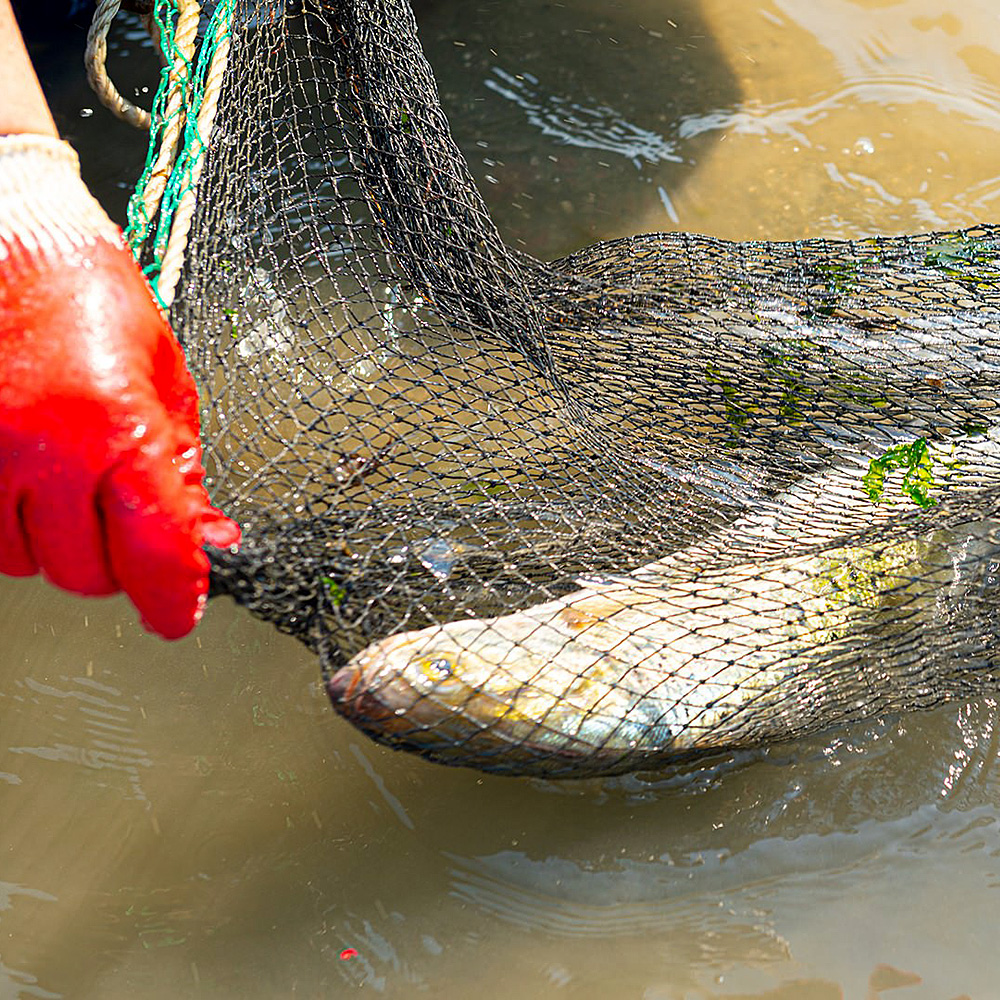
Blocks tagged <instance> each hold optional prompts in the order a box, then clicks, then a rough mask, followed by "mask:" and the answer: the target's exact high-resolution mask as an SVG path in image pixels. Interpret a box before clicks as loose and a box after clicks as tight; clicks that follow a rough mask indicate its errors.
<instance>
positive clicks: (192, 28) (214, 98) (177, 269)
mask: <svg viewBox="0 0 1000 1000" xmlns="http://www.w3.org/2000/svg"><path fill="white" fill-rule="evenodd" d="M172 2H173V6H174V9H175V10H176V12H177V24H176V27H175V29H174V37H173V44H172V51H171V54H170V58H169V59H168V58H167V55H166V52H165V51H164V46H163V44H162V41H163V33H162V31H161V28H160V25H159V24H158V23H157V21H156V18H155V17H153V16H152V15H148V16H147V17H144V18H143V24H144V25H145V27H146V30H147V31H148V32H149V34H150V37H151V38H152V39H153V44H154V45H155V47H156V48H157V50H158V51H159V53H160V58H161V60H162V61H163V63H164V65H166V66H167V67H168V69H167V83H166V90H165V94H166V96H165V99H164V104H163V112H162V131H161V134H160V137H159V148H158V150H157V153H156V159H155V160H154V161H153V163H152V165H151V166H150V168H149V172H148V174H147V177H146V184H145V187H144V188H143V189H142V191H141V193H140V195H139V197H140V201H141V211H142V213H143V215H144V217H145V219H147V220H152V219H153V218H154V217H155V216H156V213H157V212H158V211H159V210H160V204H161V202H162V200H163V194H164V192H165V191H166V188H167V184H168V183H169V181H170V177H171V173H172V172H173V169H174V164H175V162H176V160H177V155H178V150H179V149H180V148H181V146H182V144H183V142H184V139H185V129H186V127H187V125H188V123H189V121H190V115H191V98H192V89H193V84H194V80H193V76H194V59H195V45H196V42H197V36H198V23H199V18H200V17H201V5H200V3H199V2H198V0H172ZM120 3H121V0H99V2H98V5H97V9H96V10H95V12H94V19H93V21H92V22H91V26H90V32H89V34H88V40H87V57H86V59H87V77H88V79H89V80H90V85H91V87H93V89H94V92H95V93H96V94H97V95H98V97H99V98H100V99H101V102H102V103H103V104H104V105H105V106H106V107H108V108H110V109H111V111H113V112H114V113H115V114H116V115H117V116H118V117H119V118H122V119H124V120H125V121H128V122H130V123H131V124H133V125H141V126H142V127H145V128H147V129H148V128H149V127H150V115H149V113H148V112H146V111H143V110H142V109H141V108H137V107H136V106H135V105H134V104H131V103H130V102H128V101H126V100H125V99H124V98H123V97H122V96H121V94H119V93H118V91H117V90H116V89H115V86H114V84H113V83H112V82H111V80H110V79H109V78H108V75H107V71H106V68H105V62H106V59H107V36H108V30H109V29H110V26H111V22H112V21H113V20H114V18H115V16H116V15H117V13H118V9H119V7H120ZM224 7H225V5H224V4H223V5H221V6H220V8H219V10H218V11H217V12H216V17H215V20H214V23H215V32H214V35H213V38H212V40H211V42H206V43H205V44H211V45H212V47H213V51H212V61H211V63H210V65H209V66H208V70H207V73H206V77H205V88H204V93H203V94H202V98H201V107H200V109H199V111H198V116H197V118H196V119H195V120H194V122H193V125H194V128H195V130H196V132H197V139H196V140H193V141H197V142H198V143H199V144H200V148H199V149H198V150H197V151H196V152H194V153H193V154H192V157H191V167H190V174H189V176H188V178H187V180H186V183H185V188H184V192H183V194H182V195H181V197H180V200H179V201H178V203H177V206H176V208H175V210H174V214H173V218H172V219H171V221H170V231H169V233H168V234H167V235H166V237H165V238H164V239H163V242H162V243H160V244H159V245H160V246H163V243H165V244H166V245H165V247H164V250H163V255H162V259H161V261H160V274H159V277H158V278H157V279H156V282H155V283H156V292H157V295H158V297H159V300H160V303H161V305H162V306H163V307H164V308H165V309H166V308H169V307H170V305H171V303H172V302H173V300H174V294H175V292H176V289H177V283H178V281H179V280H180V273H181V269H182V267H183V265H184V252H185V250H186V248H187V239H188V234H189V233H190V231H191V221H192V219H193V218H194V210H195V201H196V194H195V190H196V188H197V186H198V180H199V179H200V177H201V171H202V166H203V164H204V159H205V153H206V152H207V149H208V140H209V138H210V136H211V134H212V126H213V124H214V122H215V113H216V110H217V109H218V105H219V94H220V92H221V90H222V83H223V78H224V76H225V72H226V65H227V63H228V60H229V48H230V30H231V25H230V19H229V17H228V16H220V14H221V13H222V11H223V10H224Z"/></svg>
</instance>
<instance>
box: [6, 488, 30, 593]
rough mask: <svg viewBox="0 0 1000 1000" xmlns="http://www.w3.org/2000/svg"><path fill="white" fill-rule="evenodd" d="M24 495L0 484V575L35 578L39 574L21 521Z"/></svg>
mask: <svg viewBox="0 0 1000 1000" xmlns="http://www.w3.org/2000/svg"><path fill="white" fill-rule="evenodd" d="M22 502H23V495H22V494H21V493H19V492H18V491H17V490H15V489H13V488H12V487H10V486H4V485H2V484H0V573H5V574H6V575H7V576H34V575H35V574H36V573H37V572H38V563H37V562H36V561H35V558H34V556H33V555H32V552H31V546H30V545H29V544H28V536H27V534H26V533H25V530H24V523H23V521H22V519H21V506H22Z"/></svg>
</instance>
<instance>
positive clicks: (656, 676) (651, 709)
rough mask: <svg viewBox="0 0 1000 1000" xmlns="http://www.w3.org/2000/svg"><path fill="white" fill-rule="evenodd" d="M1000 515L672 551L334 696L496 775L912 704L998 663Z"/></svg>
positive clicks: (385, 739) (434, 639) (425, 642)
mask: <svg viewBox="0 0 1000 1000" xmlns="http://www.w3.org/2000/svg"><path fill="white" fill-rule="evenodd" d="M998 523H1000V522H997V521H996V520H994V519H986V520H984V521H982V522H977V523H970V524H960V525H958V526H954V525H953V526H949V527H947V528H932V529H930V530H927V531H924V532H923V533H922V534H920V533H918V534H907V536H906V537H903V536H896V537H895V538H890V539H889V540H886V539H885V538H884V537H882V538H879V539H878V540H875V541H870V542H863V541H862V542H861V543H857V544H851V543H848V544H833V545H830V544H827V545H821V546H819V547H818V549H816V550H814V551H806V552H804V553H802V554H795V555H792V556H789V557H785V558H781V557H772V558H768V559H764V560H760V561H758V560H751V561H747V562H743V563H739V564H735V565H726V564H725V563H724V562H723V563H722V564H721V565H714V566H713V565H709V566H708V567H705V568H700V569H699V568H697V567H692V565H690V564H688V563H685V561H684V560H677V559H665V560H661V561H659V562H657V563H652V564H650V565H647V566H645V567H643V568H642V569H641V570H638V571H636V572H635V573H634V574H631V575H626V576H622V577H611V578H604V579H596V580H582V581H580V589H578V590H576V591H574V592H571V593H569V594H566V595H564V596H561V597H557V598H555V599H553V600H550V601H546V602H544V603H541V604H538V605H536V606H534V607H529V608H526V609H524V610H520V611H516V612H513V613H511V614H507V615H501V616H497V617H491V618H476V619H468V620H464V621H463V620H459V621H452V622H446V623H442V624H439V625H434V626H430V627H427V628H423V629H420V630H415V631H410V632H403V633H401V634H397V635H394V636H390V637H389V638H386V639H383V640H382V641H380V642H376V643H374V644H372V645H370V646H368V647H367V648H366V649H364V650H362V651H361V652H360V653H358V654H357V655H356V656H355V657H354V658H353V659H351V660H350V661H349V662H348V663H347V664H346V665H345V666H344V667H342V668H341V669H340V670H338V671H337V672H336V673H334V674H333V676H332V677H331V678H330V679H329V682H328V692H329V694H330V697H331V699H332V701H333V703H334V705H335V707H336V708H337V710H338V712H340V714H342V715H343V716H345V717H346V718H347V719H349V720H350V721H351V722H352V723H354V724H355V725H356V726H358V727H359V728H360V729H362V730H363V731H364V732H366V733H368V734H369V735H370V736H372V737H373V738H375V739H376V740H377V741H379V742H382V743H385V744H387V745H390V746H394V747H396V748H400V749H407V750H410V751H413V752H416V753H418V754H421V755H423V756H425V757H428V758H431V759H433V760H435V761H438V762H440V763H446V764H458V765H464V766H470V767H475V768H478V769H480V770H484V771H489V772H494V773H501V774H511V775H534V776H540V777H589V776H598V775H610V774H618V773H623V772H627V771H635V770H650V769H655V768H658V767H661V766H663V765H665V764H668V763H672V762H674V761H678V760H682V759H685V758H688V757H691V756H694V755H697V754H703V753H706V752H719V751H725V750H733V749H737V748H741V747H748V746H759V745H761V744H763V743H769V742H773V741H777V740H783V739H790V738H792V737H794V736H796V735H799V734H800V733H802V732H803V731H814V730H816V729H820V728H825V727H827V726H829V725H833V724H836V723H837V722H838V721H842V720H844V719H850V718H855V717H861V716H864V715H865V714H868V715H870V714H872V713H873V712H876V711H879V710H882V709H885V708H887V707H888V708H891V707H892V706H893V704H894V703H895V702H894V699H896V700H897V701H898V700H899V699H900V698H904V700H905V692H909V693H910V697H911V700H919V696H920V691H921V690H922V688H921V684H922V682H923V681H925V680H926V678H927V672H928V671H934V670H938V671H939V672H940V670H941V664H942V663H947V662H952V661H954V662H961V663H962V665H963V666H964V667H965V668H967V669H972V668H974V667H976V666H980V667H982V666H988V667H992V666H993V665H994V664H993V651H992V647H993V645H994V644H995V643H994V642H993V641H992V639H993V636H995V634H996V632H995V631H993V632H992V634H991V635H989V636H988V638H984V629H983V627H982V626H983V622H982V620H981V619H982V613H983V609H984V606H985V607H986V608H988V610H989V611H990V613H991V614H992V613H993V612H994V611H995V610H996V597H995V587H994V586H993V584H994V583H995V579H996V568H997V566H1000V540H998V539H1000V533H998ZM991 574H992V575H991ZM984 581H989V582H988V583H986V582H984ZM984 602H985V605H984ZM970 609H972V612H973V613H972V614H971V616H970ZM993 624H995V622H993V620H992V619H991V624H990V625H989V629H987V630H986V631H987V632H989V630H990V629H992V627H993ZM938 647H940V649H939V650H938ZM936 650H937V652H936ZM982 676H985V674H982ZM937 690H938V691H941V690H944V687H942V685H941V684H940V682H938V683H937Z"/></svg>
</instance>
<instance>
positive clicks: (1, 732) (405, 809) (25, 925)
mask: <svg viewBox="0 0 1000 1000" xmlns="http://www.w3.org/2000/svg"><path fill="white" fill-rule="evenodd" d="M420 14H421V17H422V21H423V26H424V32H425V43H426V44H427V46H428V49H429V51H430V55H431V59H432V62H433V63H434V64H435V66H436V67H437V68H438V69H439V72H440V76H441V81H442V93H443V97H444V99H445V101H446V103H447V104H448V107H449V110H450V111H451V112H452V114H453V115H454V116H455V117H456V132H457V134H458V135H459V138H460V141H461V142H462V144H463V146H464V148H465V149H466V150H467V151H468V153H469V155H470V158H471V159H472V160H473V167H474V169H475V170H476V171H477V176H478V177H479V179H480V181H481V183H482V184H483V186H484V188H485V193H486V195H487V197H488V198H489V199H490V203H491V207H492V209H493V210H494V212H495V213H496V216H497V219H498V222H499V224H500V226H501V229H502V230H503V231H504V233H505V234H507V235H508V236H509V237H510V238H511V239H514V240H521V241H523V243H524V245H525V246H527V247H528V248H529V249H531V250H533V251H536V252H539V253H544V254H546V255H554V254H556V253H561V252H564V251H568V250H572V249H576V248H577V247H578V246H580V245H581V244H583V243H586V242H589V241H592V240H594V239H597V238H603V237H611V236H617V235H622V234H624V233H629V232H638V231H643V230H648V229H661V228H670V229H674V228H684V229H694V230H701V231H707V232H710V233H713V234H716V235H721V236H734V237H757V236H760V237H764V236H767V237H784V236H801V235H806V234H810V235H813V234H842V235H858V234H863V233H868V232H873V231H878V232H886V233H889V232H901V231H906V230H911V229H914V230H915V229H927V228H931V227H937V226H955V225H960V224H963V223H965V222H969V221H972V220H974V219H980V218H982V219H987V220H994V221H995V218H996V215H995V212H994V210H993V206H994V204H995V201H996V195H997V193H998V192H1000V170H998V168H997V166H996V164H997V163H998V162H1000V158H998V156H997V155H996V154H997V147H998V136H1000V119H998V111H997V108H998V107H1000V102H998V100H997V98H998V89H1000V13H998V12H997V10H996V5H995V3H994V0H975V2H973V0H968V2H966V3H964V4H962V5H960V6H959V5H946V4H942V3H940V2H934V0H897V2H893V3H886V2H885V0H878V2H876V0H854V2H849V0H771V2H767V3H759V2H753V3H741V4H734V3H731V2H728V0H705V2H703V3H694V2H692V0H670V2H665V0H623V2H620V3H617V4H614V5H609V4H606V3H604V2H603V0H602V2H598V0H573V2H572V3H570V2H567V3H566V4H565V5H552V4H547V3H543V2H541V0H504V3H499V2H490V0H484V2H482V3H479V4H476V5H475V10H474V11H472V10H470V5H468V4H464V3H459V2H452V0H434V2H427V3H424V4H422V5H421V6H420ZM71 41H72V43H73V44H76V45H80V44H81V42H80V38H79V35H77V36H74V37H73V38H72V39H71ZM456 43H462V44H456ZM63 44H64V45H65V44H66V40H65V39H63ZM135 44H136V43H135V39H134V38H131V39H130V36H128V34H127V32H121V33H119V36H118V40H117V42H116V46H117V48H115V49H114V56H113V58H114V59H115V60H117V64H118V68H119V75H121V74H122V73H125V74H126V76H127V73H128V70H129V67H130V66H132V65H133V64H134V63H136V61H137V60H136V53H135V52H134V51H132V50H131V49H130V47H134V45H135ZM49 46H50V47H49V49H48V53H47V62H46V65H47V66H48V67H49V68H50V69H51V72H50V73H49V74H48V81H47V82H48V83H49V84H50V86H54V87H57V89H59V90H60V91H61V93H62V101H63V109H64V110H63V112H62V117H61V122H62V124H63V126H64V128H68V130H69V131H70V132H71V134H73V136H74V138H76V139H77V140H78V141H79V142H80V144H81V145H82V146H83V147H84V152H85V154H88V153H89V155H88V156H87V163H88V164H89V165H88V168H87V169H88V171H89V173H88V176H90V177H91V178H94V179H95V183H98V184H99V185H100V191H101V193H102V195H103V196H105V197H106V198H108V199H109V202H110V203H111V204H112V206H113V207H114V208H115V210H118V206H120V202H121V189H120V188H119V184H121V183H123V178H124V177H127V176H128V175H129V173H130V172H131V171H132V169H133V168H134V166H135V162H134V159H133V160H132V162H126V161H128V160H129V159H130V157H132V156H133V154H135V156H137V155H138V153H137V147H136V145H135V141H134V139H130V140H128V141H132V142H133V146H132V147H131V150H132V152H131V153H130V152H129V151H128V150H127V149H125V148H123V147H122V145H121V143H122V142H124V141H126V139H125V138H124V137H125V136H127V135H128V133H127V131H126V130H125V129H124V127H123V126H119V125H118V124H117V123H114V122H110V121H109V120H108V119H107V117H106V116H103V115H102V114H100V113H99V112H98V113H95V114H94V115H93V116H92V117H90V118H85V119H81V118H79V117H78V114H77V110H76V109H77V108H79V107H80V106H83V105H87V106H89V105H90V104H92V103H93V102H92V101H91V99H90V98H89V97H87V96H85V92H84V91H83V90H81V89H74V88H79V87H80V86H81V84H80V78H79V76H78V75H77V76H74V77H73V78H72V79H70V74H69V70H68V69H67V68H66V67H67V66H68V65H69V63H67V61H66V58H67V57H66V56H65V55H64V54H63V53H64V51H65V48H63V49H62V50H60V49H59V48H58V46H56V45H55V43H49ZM126 51H129V52H130V54H129V55H125V52H126ZM130 60H131V61H132V62H131V63H130ZM140 80H141V74H139V75H138V78H137V79H136V81H135V86H141V85H142V84H141V82H140ZM111 140H113V141H111ZM484 144H485V145H484ZM95 164H96V167H95ZM602 164H606V166H605V165H602ZM487 174H488V175H489V178H492V180H490V179H489V178H488V177H487V176H486V175H487ZM494 181H495V183H494ZM446 555H447V554H446V553H445V554H444V555H442V554H441V553H439V552H437V551H436V550H433V551H432V550H428V552H427V553H426V556H427V558H428V559H431V560H434V561H435V564H437V563H438V562H440V561H441V560H442V559H446ZM443 565H444V564H443V563H442V567H443ZM442 571H444V570H443V569H442ZM0 591H2V599H0V634H2V635H3V637H4V640H3V644H2V646H0V737H2V738H0V817H2V822H0V998H4V1000H6V998H8V997H10V998H14V997H53V996H67V997H69V996H72V997H100V998H117V997H135V996H139V997H150V998H158V997H164V998H166V997H171V998H174V997H187V996H190V997H201V996H211V997H231V996H240V997H261V998H265V997H275V996H308V997H312V996H339V995H344V994H347V993H348V992H354V991H360V992H362V993H368V994H377V995H380V996H387V997H406V998H409V997H412V996H414V995H415V994H424V995H428V996H434V997H444V998H460V997H461V998H464V997H467V996H469V995H470V994H473V993H474V994H475V995H477V996H481V997H483V998H494V997H495V998H498V1000H499V998H506V997H510V996H518V997H525V998H533V997H552V996H571V997H574V998H594V1000H597V998H602V1000H603V998H606V997H616V998H617V997H635V998H643V1000H678V998H685V1000H686V998H695V997H697V998H699V1000H701V998H712V1000H722V998H730V1000H735V998H737V997H742V998H750V997H754V998H758V1000H763V998H771V1000H828V998H829V1000H833V998H836V997H842V996H843V997H871V996H879V995H881V994H882V993H883V992H885V991H886V990H892V992H890V993H889V994H888V995H890V996H895V995H898V996H899V997H900V998H901V1000H902V998H904V997H912V998H915V1000H920V998H924V1000H952V998H956V997H959V996H961V995H968V996H970V997H976V998H981V997H991V996H993V995H995V993H996V989H995V986H994V982H995V980H996V978H997V973H998V971H1000V969H998V966H1000V962H998V960H997V959H996V958H995V957H994V951H995V947H994V943H993V942H994V939H995V932H994V926H995V919H996V909H997V898H998V896H997V893H998V890H1000V867H998V861H997V847H996V845H997V826H998V822H1000V810H998V806H997V802H998V801H1000V799H998V793H1000V771H998V768H997V758H998V751H1000V744H998V741H1000V728H998V723H997V707H996V704H995V703H994V701H993V700H992V699H982V700H980V701H978V702H976V703H973V704H970V705H964V706H951V707H948V706H946V707H943V708H942V709H940V710H939V711H936V712H932V713H927V714H922V715H917V716H913V717H908V718H905V719H901V720H895V719H886V720H882V721H881V722H880V723H878V724H874V725H872V726H869V727H867V728H864V729H858V730H852V731H849V732H843V733H838V734H835V735H834V736H832V737H829V738H827V739H826V740H812V741H806V742H803V743H799V744H795V745H793V746H788V747H781V748H777V749H773V750H771V751H766V752H760V753H756V754H744V755H740V756H735V757H726V758H721V759H717V760H713V761H709V762H706V763H705V764H703V765H701V766H699V767H685V768H678V769H674V770H671V771H668V772H666V773H664V774H658V775H642V776H631V777H626V778H620V779H616V780H613V781H604V782H582V783H576V784H564V785H556V784H548V783H544V782H537V781H526V780H509V779H497V778H488V777H483V776H480V775H477V774H475V773H472V772H464V771H452V770H447V769H443V768H438V767H434V766H432V765H428V764H425V763H423V762H421V761H419V760H415V759H411V758H406V757H402V756H394V755H391V754H389V753H388V752H386V751H384V750H382V749H380V748H377V747H375V746H373V745H372V744H370V743H368V742H366V741H365V740H364V739H363V738H362V737H361V736H359V735H356V734H355V733H354V731H353V730H351V729H350V728H349V727H348V726H346V725H345V724H344V723H342V722H341V721H340V720H338V719H336V718H335V717H334V716H333V715H332V713H331V712H330V710H329V709H328V707H327V706H326V703H325V701H324V699H323V697H322V696H321V694H320V693H319V692H318V690H317V687H316V683H315V680H316V677H315V675H316V664H315V661H314V660H313V658H312V657H311V656H309V655H308V654H307V653H306V651H305V650H304V649H303V648H302V647H300V646H299V645H297V644H296V643H294V642H293V641H291V640H289V639H287V638H284V637H282V636H279V635H277V634H276V633H274V632H273V631H271V630H270V629H268V628H266V627H265V626H263V625H261V624H259V623H256V622H254V621H251V620H250V619H248V618H247V617H246V616H245V615H243V614H242V613H241V612H239V611H238V610H237V609H235V608H233V607H232V606H231V605H229V604H216V605H214V606H213V607H212V608H211V609H210V612H209V615H208V616H207V619H206V621H205V622H204V624H203V625H202V627H201V628H200V629H199V630H198V634H197V635H196V636H193V637H191V638H189V639H187V640H184V641H183V642H180V643H176V644H172V645H167V644H165V643H161V642H158V641H156V640H154V639H152V638H150V637H148V636H145V635H144V634H142V633H141V632H140V630H139V629H138V628H137V627H136V626H135V624H134V622H133V616H132V614H131V612H130V611H129V609H128V608H127V606H126V605H125V604H124V602H122V601H120V600H113V601H100V602H83V601H78V600H75V599H72V598H70V597H67V596H64V595H60V594H56V593H55V592H53V591H51V590H50V589H48V588H47V587H46V586H45V585H44V584H42V583H40V582H39V581H3V582H2V584H0ZM345 949H354V950H355V951H356V953H357V954H352V953H351V952H350V951H345ZM342 955H344V956H346V957H341V956H342ZM896 991H898V993H897V992H896Z"/></svg>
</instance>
